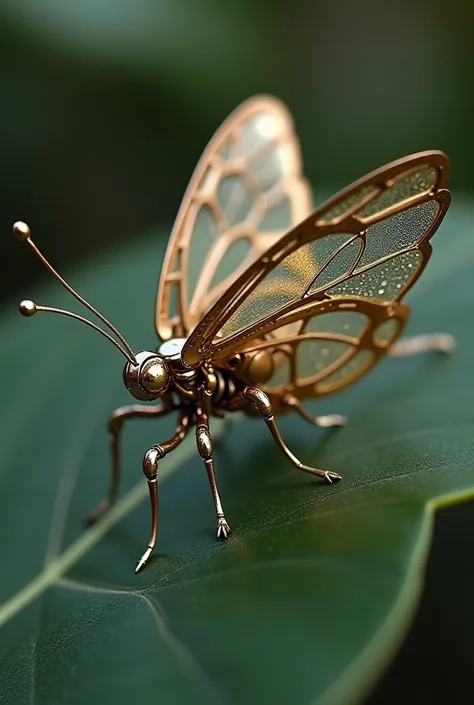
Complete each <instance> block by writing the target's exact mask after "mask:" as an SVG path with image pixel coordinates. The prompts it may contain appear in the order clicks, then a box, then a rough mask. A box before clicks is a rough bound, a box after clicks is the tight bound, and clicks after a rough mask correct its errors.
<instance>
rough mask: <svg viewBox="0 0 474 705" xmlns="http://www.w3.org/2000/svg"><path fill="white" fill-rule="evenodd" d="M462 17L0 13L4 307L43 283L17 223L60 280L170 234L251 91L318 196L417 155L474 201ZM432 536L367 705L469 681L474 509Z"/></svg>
mask: <svg viewBox="0 0 474 705" xmlns="http://www.w3.org/2000/svg"><path fill="white" fill-rule="evenodd" d="M473 19H474V9H473V7H472V4H471V3H469V2H468V1H467V0H464V1H461V0H457V1H456V0H454V1H451V2H450V3H446V2H445V3H441V2H439V0H432V1H431V2H427V1H425V0H383V1H382V2H380V1H379V0H358V2H353V0H342V1H339V2H336V1H335V2H332V1H331V0H313V1H305V0H291V2H290V1H289V0H240V1H239V2H235V1H231V0H227V1H225V0H199V2H198V1H197V0H67V1H65V0H41V2H39V1H38V0H2V2H1V3H0V96H1V105H2V110H1V113H0V140H1V144H2V149H1V158H0V194H1V197H0V198H1V208H0V232H1V233H2V237H1V238H0V248H1V250H0V256H1V259H0V266H1V276H0V305H1V306H3V307H4V306H6V305H7V301H8V302H9V301H11V296H13V295H15V296H16V295H17V294H18V295H20V292H21V290H22V287H23V286H24V284H25V281H28V282H29V283H31V282H32V281H38V282H39V281H40V280H41V279H42V278H43V277H45V276H46V275H45V273H44V272H43V271H42V270H41V268H40V266H39V265H38V263H37V262H36V261H35V260H34V258H33V257H31V256H29V253H27V252H25V250H24V249H23V248H21V247H20V246H19V245H18V244H17V243H16V242H15V241H14V239H13V237H12V235H11V224H12V223H13V221H15V220H17V219H23V220H26V221H27V222H29V223H30V225H31V226H32V228H33V229H34V232H35V234H36V236H37V238H38V241H39V242H40V243H41V245H42V247H43V249H44V250H45V251H46V252H47V253H48V254H49V256H50V257H51V259H52V261H53V262H54V263H55V264H56V265H57V266H58V267H62V268H64V267H65V266H66V265H68V266H69V265H72V264H73V263H79V262H80V261H81V260H84V259H87V258H92V257H94V256H96V254H97V253H98V252H103V251H104V250H107V248H115V247H117V246H120V245H121V244H123V243H125V242H130V241H131V240H133V239H134V238H136V236H137V235H139V234H146V233H147V232H151V231H152V230H156V229H158V230H161V231H162V232H164V233H166V232H167V230H168V229H169V227H170V226H171V224H172V221H173V218H174V215H175V213H176V210H177V208H178V206H179V202H180V199H181V196H182V194H183V192H184V189H185V187H186V184H187V181H188V179H189V177H190V175H191V172H192V169H193V168H194V166H195V164H196V161H197V159H198V158H199V155H200V153H201V151H202V149H203V148H204V146H205V144H206V142H207V140H208V139H209V138H210V136H211V135H212V132H213V131H214V130H215V128H216V127H217V126H218V125H219V123H220V122H221V120H223V119H224V118H225V117H226V116H227V114H228V113H229V112H230V111H231V110H232V109H233V108H234V107H236V106H237V105H238V103H240V102H241V101H242V100H244V99H245V98H247V97H248V96H250V95H252V94H254V93H256V92H265V93H274V94H276V95H278V96H279V97H281V98H282V99H284V100H285V101H286V102H287V103H288V105H289V107H290V109H291V111H292V113H293V114H294V117H295V121H296V125H297V129H298V131H299V133H300V136H301V140H302V147H303V154H304V160H305V165H306V172H307V175H308V177H309V179H310V180H311V182H312V183H313V184H314V188H315V196H316V198H318V197H320V196H319V194H324V195H326V194H327V193H328V190H329V191H331V190H336V189H337V188H339V187H341V186H344V185H346V184H347V183H349V182H350V181H352V180H353V179H355V178H358V177H359V176H361V175H363V174H364V173H365V172H366V171H368V170H371V169H373V168H375V167H377V166H380V165H382V164H384V163H386V162H387V161H389V160H391V159H395V158H398V157H401V156H404V155H405V154H408V153H410V152H412V151H418V150H421V149H428V148H439V149H443V150H445V151H446V152H447V153H448V154H449V156H450V158H451V160H452V164H453V175H452V185H453V190H454V191H455V192H456V193H458V194H459V193H461V192H466V193H470V192H471V191H472V190H473V188H474V174H473V169H472V166H471V162H472V158H473V155H474V131H473V130H472V109H471V105H472V92H473V90H472V85H473V80H472V69H473V62H474V50H473V29H472V28H473ZM156 275H157V278H158V276H159V262H157V273H156ZM30 290H31V289H30ZM44 303H48V304H51V305H54V302H53V301H50V302H44ZM137 304H138V302H137ZM9 305H10V304H9ZM454 511H456V512H457V514H456V515H455V514H454V513H453V512H454ZM446 517H451V519H449V518H446ZM453 517H454V518H453ZM443 522H444V523H443ZM438 527H440V528H439V529H438V531H439V532H441V533H440V536H441V535H442V537H443V538H442V540H441V539H438V542H437V544H436V545H437V547H438V548H436V550H435V553H434V557H433V558H432V562H431V563H430V572H429V575H430V577H431V579H430V581H429V587H428V588H427V590H428V592H425V597H424V601H423V604H422V608H421V610H420V613H419V615H418V618H417V621H416V624H415V628H414V629H413V630H412V632H411V635H410V638H409V640H408V641H407V644H406V646H405V647H404V650H403V652H402V654H401V656H400V657H399V659H398V660H397V662H396V664H395V666H394V669H395V670H392V672H391V675H389V676H388V679H386V681H385V682H384V683H385V685H384V684H382V686H381V688H382V690H380V691H378V694H375V695H374V700H373V702H374V703H375V702H377V703H378V702H384V703H389V702H392V701H393V702H399V701H400V696H403V692H407V691H406V688H407V687H410V684H411V687H412V688H414V690H412V691H411V692H412V693H414V692H415V691H416V692H417V693H420V694H421V695H422V696H425V697H427V695H428V681H429V682H431V684H432V692H433V693H437V694H438V695H439V694H440V693H441V692H443V688H446V692H447V693H449V684H448V683H446V682H445V680H443V677H442V672H441V671H439V673H438V674H437V678H436V677H433V676H436V671H437V669H436V667H434V668H433V664H436V663H438V664H439V666H440V668H441V667H442V664H443V661H444V662H445V663H446V661H445V659H449V658H451V659H458V660H459V662H460V664H461V663H462V664H463V668H462V669H461V668H460V669H459V671H460V673H459V677H460V678H462V674H461V671H462V670H464V671H466V669H467V670H468V671H469V658H470V657H469V643H470V641H469V640H468V639H467V637H466V633H467V632H466V630H467V628H468V626H469V624H471V626H474V618H473V617H472V615H465V614H464V615H463V618H462V619H461V617H460V616H459V615H460V612H457V613H455V614H456V615H457V616H453V615H454V612H453V609H454V608H453V607H451V608H449V609H447V607H446V605H447V604H448V605H449V604H450V603H451V605H454V603H455V602H456V595H457V594H459V591H458V590H457V588H456V585H458V586H459V585H462V586H463V588H462V589H463V590H464V592H465V593H466V595H467V592H468V591H469V590H471V591H472V589H473V587H474V576H473V575H471V574H470V573H472V571H469V570H468V569H467V570H466V565H465V564H464V565H462V566H461V565H460V564H459V562H456V561H455V560H454V558H453V556H454V555H458V556H459V555H460V553H459V552H458V553H457V554H456V553H455V551H454V548H455V546H458V547H459V539H458V538H456V537H459V536H462V537H463V538H462V541H463V543H462V546H461V548H462V547H463V548H464V550H466V551H468V552H470V553H471V555H472V548H473V547H474V545H471V544H473V542H472V541H471V544H468V543H467V541H468V539H467V538H466V537H468V536H469V531H471V532H472V531H473V529H474V520H473V509H472V506H471V505H466V507H465V508H464V509H461V510H459V509H458V510H449V512H444V513H443V519H442V520H440V522H439V523H438ZM441 529H442V531H441ZM440 541H441V543H440ZM440 547H441V548H440ZM446 556H450V557H451V560H450V562H448V563H446ZM433 561H434V563H433ZM446 566H448V567H449V570H450V571H452V572H451V573H450V575H451V580H449V581H448V580H446V578H445V574H446ZM461 568H462V570H461ZM456 571H457V573H456ZM469 581H470V582H469ZM437 585H438V586H439V587H436V586H437ZM469 586H470V587H469ZM450 590H451V592H450ZM466 591H467V592H466ZM463 594H464V593H463ZM453 626H456V630H455V631H456V634H453ZM463 629H464V632H463ZM453 639H454V640H455V641H456V643H457V644H458V649H454V648H453V647H452V640H453ZM450 645H451V646H450ZM446 650H447V651H448V652H451V654H452V656H450V654H449V653H448V654H446ZM464 667H466V668H464ZM417 674H418V675H417ZM416 684H417V685H416ZM407 701H408V702H412V701H410V699H409V698H408V700H407ZM422 701H423V698H422V699H421V700H420V702H422ZM433 702H434V701H433ZM436 702H437V700H436Z"/></svg>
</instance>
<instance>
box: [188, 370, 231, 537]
mask: <svg viewBox="0 0 474 705" xmlns="http://www.w3.org/2000/svg"><path fill="white" fill-rule="evenodd" d="M205 374H206V384H205V386H204V387H203V388H201V390H200V392H201V404H200V405H199V406H198V407H197V409H196V445H197V449H198V451H199V455H200V456H201V458H202V459H203V460H204V465H205V467H206V471H207V477H208V479H209V485H210V487H211V492H212V499H213V500H214V507H215V509H216V516H217V538H218V539H226V538H227V537H228V536H229V534H231V533H232V529H231V528H230V526H229V524H228V523H227V519H226V518H225V514H224V510H223V508H222V502H221V498H220V495H219V490H218V488H217V480H216V474H215V472H214V461H213V459H212V452H213V446H212V438H211V433H210V430H209V415H210V414H209V412H210V405H211V399H212V392H213V391H214V389H215V377H214V373H213V370H212V368H209V369H208V370H207V371H206V370H205Z"/></svg>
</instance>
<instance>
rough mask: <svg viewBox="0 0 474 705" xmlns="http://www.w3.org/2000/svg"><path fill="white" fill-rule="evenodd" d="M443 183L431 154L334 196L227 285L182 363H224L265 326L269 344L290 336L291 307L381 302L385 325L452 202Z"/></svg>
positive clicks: (437, 156) (440, 157) (445, 174)
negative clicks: (343, 301)
mask: <svg viewBox="0 0 474 705" xmlns="http://www.w3.org/2000/svg"><path fill="white" fill-rule="evenodd" d="M448 181H449V161H448V159H447V157H446V155H444V154H443V153H442V152H438V151H430V152H422V153H418V154H416V155H412V156H409V157H406V158H404V159H401V160H398V161H396V162H393V163H391V164H389V165H387V166H385V167H383V168H382V169H378V170H376V171H374V172H372V173H371V174H369V175H368V176H366V177H365V178H363V179H361V180H359V181H358V182H356V183H355V184H353V185H352V186H350V187H348V188H347V189H345V190H344V191H342V192H340V193H339V194H338V195H336V196H335V197H334V198H332V199H331V200H330V201H328V202H327V203H326V204H325V205H323V206H322V207H321V208H319V209H318V210H317V211H316V212H314V213H312V214H311V215H310V216H309V217H308V218H306V219H305V220H304V221H303V222H302V223H300V224H299V225H297V226H296V227H295V228H293V229H292V230H291V231H290V232H289V233H288V234H287V235H286V236H285V237H283V238H281V239H280V240H279V241H278V242H277V243H276V244H275V245H273V246H272V247H270V248H269V249H268V250H267V251H266V252H265V253H264V254H263V256H262V257H261V258H260V259H259V260H258V261H257V262H255V263H254V264H253V265H251V266H250V267H249V268H248V269H247V270H246V271H245V272H244V273H243V274H242V275H241V276H240V277H239V278H238V279H237V280H236V281H234V282H233V284H232V285H231V286H230V287H229V289H228V290H227V291H226V292H225V293H224V294H223V296H222V297H221V298H220V299H219V300H218V301H217V302H216V303H215V305H214V306H213V307H212V308H211V310H210V311H209V312H208V314H207V315H206V316H205V317H204V318H203V320H202V321H201V322H200V323H199V324H198V325H197V326H196V328H195V329H194V331H193V332H192V333H191V334H190V336H189V338H188V340H187V343H186V345H185V346H184V349H183V353H182V354H183V361H184V363H185V364H186V365H189V366H193V365H195V364H199V362H201V361H202V360H205V359H209V360H214V361H216V362H217V361H224V360H225V359H228V358H229V356H230V355H231V354H232V353H233V352H234V351H239V350H243V349H244V348H245V347H246V346H247V344H248V343H249V341H252V340H261V339H262V336H263V339H265V335H268V333H265V332H264V331H265V330H266V326H268V325H270V326H274V328H273V330H274V332H273V337H275V336H277V337H282V336H291V335H298V334H299V328H298V323H297V318H296V319H295V320H292V321H291V322H288V319H286V318H285V315H286V314H287V313H288V312H289V311H293V309H294V307H295V306H296V308H298V307H302V308H304V307H305V306H307V305H312V304H315V303H321V302H324V301H334V300H336V301H337V300H341V299H345V298H347V297H352V298H357V299H358V300H360V301H365V302H366V303H367V302H369V303H372V304H376V302H377V301H378V302H380V303H381V304H383V305H385V306H386V311H387V314H386V315H387V317H388V318H389V317H390V316H391V315H392V313H391V312H392V311H396V310H397V309H396V307H394V302H398V301H400V299H401V298H402V297H403V296H404V295H405V294H406V292H407V291H408V290H409V289H410V288H411V287H412V286H413V284H414V283H415V281H416V280H417V278H418V277H419V276H420V274H421V272H422V271H423V269H424V268H425V266H426V264H427V262H428V259H429V257H430V254H431V245H430V242H429V241H430V239H431V237H432V236H433V234H434V233H435V232H436V230H437V228H438V227H439V225H440V224H441V222H442V220H443V218H444V215H445V213H446V211H447V209H448V207H449V203H450V193H449V191H447V189H446V187H447V185H448ZM390 306H392V307H391V308H390ZM373 310H374V311H375V309H373ZM407 315H408V312H405V313H404V316H403V317H404V318H405V319H406V317H407ZM369 318H372V316H369ZM375 320H377V318H376V319H375ZM282 321H286V322H287V325H285V326H283V325H280V324H281V322H282ZM276 324H278V325H276ZM374 330H375V329H374ZM330 332H331V330H330V329H329V330H328V333H330ZM385 351H386V348H385ZM348 379H349V378H348Z"/></svg>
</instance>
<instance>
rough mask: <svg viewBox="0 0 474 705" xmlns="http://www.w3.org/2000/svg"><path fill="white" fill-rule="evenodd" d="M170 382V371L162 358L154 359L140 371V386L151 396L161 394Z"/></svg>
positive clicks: (146, 363) (147, 362) (148, 361)
mask: <svg viewBox="0 0 474 705" xmlns="http://www.w3.org/2000/svg"><path fill="white" fill-rule="evenodd" d="M169 382H170V371H169V368H168V365H167V364H166V362H165V361H164V360H163V359H162V358H161V357H152V358H151V359H149V360H147V361H146V362H145V364H144V365H143V366H142V367H141V369H140V385H141V387H143V388H144V389H145V390H146V391H147V392H149V393H150V394H161V393H162V392H164V391H165V390H166V389H167V387H168V385H169Z"/></svg>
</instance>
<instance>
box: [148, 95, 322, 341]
mask: <svg viewBox="0 0 474 705" xmlns="http://www.w3.org/2000/svg"><path fill="white" fill-rule="evenodd" d="M301 169H302V168H301V157H300V151H299V146H298V141H297V138H296V136H295V134H294V131H293V124H292V120H291V118H290V116H289V114H288V112H287V110H286V108H285V107H284V106H283V105H282V104H281V103H280V102H279V101H277V100H276V99H274V98H269V97H265V96H264V97H256V98H252V99H250V100H248V101H247V102H245V103H244V104H243V105H242V106H240V108H238V109H237V110H236V111H235V112H234V113H233V114H232V115H231V116H230V117H229V118H228V119H227V120H226V122H224V124H223V125H222V127H221V128H220V129H219V130H218V132H217V133H216V134H215V136H214V138H213V139H212V141H211V142H210V143H209V145H208V147H207V148H206V150H205V152H204V154H203V156H202V158H201V160H200V162H199V164H198V166H197V168H196V170H195V172H194V174H193V177H192V179H191V182H190V184H189V187H188V190H187V192H186V194H185V197H184V199H183V203H182V205H181V208H180V210H179V213H178V216H177V219H176V222H175V225H174V228H173V232H172V234H171V238H170V243H169V246H168V251H167V254H166V257H165V262H164V265H163V272H162V276H161V279H160V285H159V290H158V299H157V307H156V327H157V331H158V334H159V336H160V337H161V338H162V339H164V340H165V339H167V338H169V337H171V336H172V335H177V334H178V335H187V334H188V333H189V332H190V331H191V330H192V328H193V327H194V326H195V325H196V324H197V322H198V321H199V320H200V319H201V318H202V317H203V315H204V314H205V313H206V311H207V310H208V309H209V308H210V306H211V305H212V304H213V303H214V302H215V301H216V300H217V299H218V297H219V296H220V295H221V294H223V293H224V292H225V291H226V290H227V289H228V287H229V286H230V284H231V283H232V282H234V281H235V279H236V278H237V277H238V276H239V275H240V274H242V273H243V272H244V271H245V270H246V268H247V267H248V266H249V265H250V264H251V263H252V262H254V261H255V260H257V259H258V258H259V257H260V256H261V254H262V253H263V252H264V251H265V250H266V249H268V247H270V246H271V245H272V244H273V243H275V242H276V241H277V240H278V239H279V238H280V237H281V236H282V235H283V234H284V233H285V232H287V231H288V230H289V229H290V228H291V227H293V226H294V225H295V224H296V223H298V222H300V221H301V220H302V219H303V218H305V217H306V216H307V215H308V213H309V212H310V207H311V199H310V191H309V188H308V185H307V184H306V182H305V181H304V180H303V177H302V170H301Z"/></svg>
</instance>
